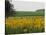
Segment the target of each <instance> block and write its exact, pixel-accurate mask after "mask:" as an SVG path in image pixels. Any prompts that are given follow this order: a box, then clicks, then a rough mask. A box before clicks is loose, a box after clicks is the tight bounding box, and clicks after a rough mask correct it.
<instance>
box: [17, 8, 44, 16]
mask: <svg viewBox="0 0 46 35" xmlns="http://www.w3.org/2000/svg"><path fill="white" fill-rule="evenodd" d="M44 14H45V9H39V10H36V11H35V12H33V11H31V12H30V11H27V12H25V11H16V16H44Z"/></svg>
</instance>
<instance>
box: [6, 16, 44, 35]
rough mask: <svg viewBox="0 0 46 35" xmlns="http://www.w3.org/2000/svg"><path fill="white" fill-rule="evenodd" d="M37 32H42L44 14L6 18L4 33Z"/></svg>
mask: <svg viewBox="0 0 46 35" xmlns="http://www.w3.org/2000/svg"><path fill="white" fill-rule="evenodd" d="M37 32H44V16H23V17H17V16H16V17H9V18H7V19H6V33H9V34H10V33H16V34H18V33H37Z"/></svg>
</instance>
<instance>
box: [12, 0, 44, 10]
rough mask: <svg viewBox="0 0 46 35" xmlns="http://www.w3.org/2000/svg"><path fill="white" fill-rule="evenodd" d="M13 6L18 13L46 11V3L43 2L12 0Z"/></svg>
mask: <svg viewBox="0 0 46 35" xmlns="http://www.w3.org/2000/svg"><path fill="white" fill-rule="evenodd" d="M12 4H13V5H14V9H16V11H35V10H37V9H44V3H41V2H31V1H15V0H12Z"/></svg>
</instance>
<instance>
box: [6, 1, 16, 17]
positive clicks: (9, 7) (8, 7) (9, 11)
mask: <svg viewBox="0 0 46 35" xmlns="http://www.w3.org/2000/svg"><path fill="white" fill-rule="evenodd" d="M14 13H15V12H14V10H13V5H12V4H11V3H10V2H9V0H5V17H9V16H13V14H14Z"/></svg>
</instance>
